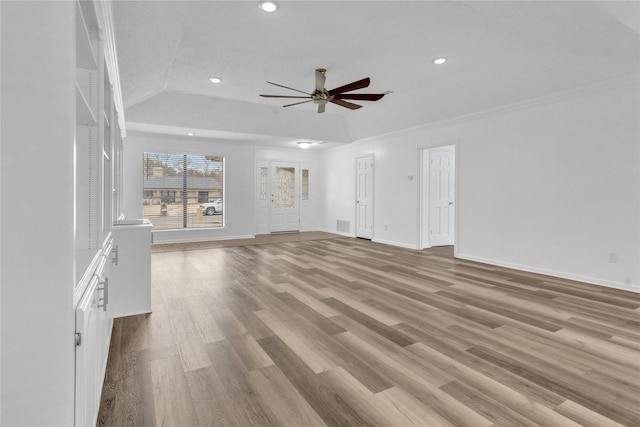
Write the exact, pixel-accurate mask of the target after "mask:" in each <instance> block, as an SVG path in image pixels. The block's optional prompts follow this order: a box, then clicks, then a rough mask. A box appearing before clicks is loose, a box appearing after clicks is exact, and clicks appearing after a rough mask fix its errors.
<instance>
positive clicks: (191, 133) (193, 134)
mask: <svg viewBox="0 0 640 427" xmlns="http://www.w3.org/2000/svg"><path fill="white" fill-rule="evenodd" d="M187 136H196V134H195V133H193V132H187Z"/></svg>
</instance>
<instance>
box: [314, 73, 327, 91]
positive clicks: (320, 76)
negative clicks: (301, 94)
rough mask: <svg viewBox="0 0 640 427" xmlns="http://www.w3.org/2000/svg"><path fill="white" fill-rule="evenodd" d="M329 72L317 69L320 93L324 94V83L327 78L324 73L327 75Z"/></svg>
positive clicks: (317, 88) (317, 85) (317, 87)
mask: <svg viewBox="0 0 640 427" xmlns="http://www.w3.org/2000/svg"><path fill="white" fill-rule="evenodd" d="M326 72H327V70H325V69H324V68H317V69H316V90H317V91H318V92H322V91H324V83H325V80H326V76H325V74H324V73H326Z"/></svg>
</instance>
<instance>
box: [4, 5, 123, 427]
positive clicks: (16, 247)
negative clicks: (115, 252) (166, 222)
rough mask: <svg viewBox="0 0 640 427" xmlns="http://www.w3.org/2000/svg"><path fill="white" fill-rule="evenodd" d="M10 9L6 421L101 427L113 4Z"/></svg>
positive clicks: (113, 132)
mask: <svg viewBox="0 0 640 427" xmlns="http://www.w3.org/2000/svg"><path fill="white" fill-rule="evenodd" d="M0 8H1V14H0V18H1V20H2V22H1V25H0V30H1V31H2V33H1V39H2V67H3V68H2V80H1V85H2V86H1V92H2V103H3V108H2V110H1V111H0V114H1V120H0V123H2V126H1V128H0V131H1V137H2V145H1V146H0V149H1V150H2V151H1V156H0V160H1V168H0V172H1V176H0V178H1V179H0V182H1V183H2V193H1V195H0V197H1V198H2V199H1V203H0V208H1V209H2V210H1V215H0V217H1V218H2V222H1V223H0V225H1V227H2V228H1V235H2V248H1V249H2V251H1V252H0V254H1V272H2V299H1V301H0V303H1V314H2V342H1V345H0V349H1V357H0V362H1V363H0V366H1V367H2V371H1V379H2V395H1V396H0V399H1V401H2V406H1V408H0V410H1V413H0V420H1V421H2V425H5V424H6V425H11V426H33V425H38V426H60V425H64V426H73V425H75V426H89V425H91V426H94V425H95V424H96V416H97V410H98V405H99V399H100V393H101V387H102V381H103V376H104V372H105V367H106V362H107V354H108V346H109V340H110V333H111V326H112V322H113V321H112V317H113V316H112V314H111V313H110V312H109V310H108V308H109V306H108V305H107V306H106V308H107V310H105V307H104V305H105V303H106V302H107V301H105V300H106V299H108V298H105V297H106V296H107V294H108V282H109V276H110V275H111V274H112V273H113V272H112V271H111V262H110V256H111V248H112V244H113V233H112V224H113V222H114V219H116V218H118V217H119V216H120V215H121V206H122V201H121V194H122V192H121V189H122V183H121V182H120V177H121V175H122V172H121V169H122V153H121V151H122V137H123V133H122V131H121V129H123V126H124V119H123V108H122V97H121V95H120V88H119V79H118V74H117V64H116V55H115V42H114V40H115V38H114V36H113V24H112V18H111V3H110V2H109V1H89V0H87V1H67V2H1V4H0ZM43 73H44V74H45V77H46V78H43ZM5 107H6V108H5ZM37 206H40V207H45V206H46V209H38V208H37ZM78 334H79V336H78Z"/></svg>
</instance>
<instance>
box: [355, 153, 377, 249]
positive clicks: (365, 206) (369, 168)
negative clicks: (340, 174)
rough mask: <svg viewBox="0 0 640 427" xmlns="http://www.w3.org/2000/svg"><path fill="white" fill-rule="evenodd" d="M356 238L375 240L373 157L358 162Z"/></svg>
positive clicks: (359, 158) (359, 159) (361, 158)
mask: <svg viewBox="0 0 640 427" xmlns="http://www.w3.org/2000/svg"><path fill="white" fill-rule="evenodd" d="M356 237H362V238H363V239H371V238H373V156H365V157H358V159H357V160H356Z"/></svg>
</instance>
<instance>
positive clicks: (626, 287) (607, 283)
mask: <svg viewBox="0 0 640 427" xmlns="http://www.w3.org/2000/svg"><path fill="white" fill-rule="evenodd" d="M455 257H456V258H460V259H464V260H468V261H475V262H481V263H483V264H490V265H496V266H499V267H506V268H512V269H514V270H520V271H526V272H529V273H537V274H544V275H547V276H553V277H558V278H561V279H569V280H575V281H578V282H584V283H589V284H592V285H598V286H604V287H607V288H613V289H620V290H623V291H631V292H637V293H640V288H638V287H634V286H632V285H627V284H625V283H619V282H614V281H612V280H603V279H597V278H594V277H588V276H581V275H579V274H572V273H566V272H564V271H555V270H548V269H545V268H538V267H532V266H529V265H522V264H516V263H511V262H504V261H498V260H494V259H488V258H482V257H477V256H473V255H466V254H461V253H456V254H455Z"/></svg>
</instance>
